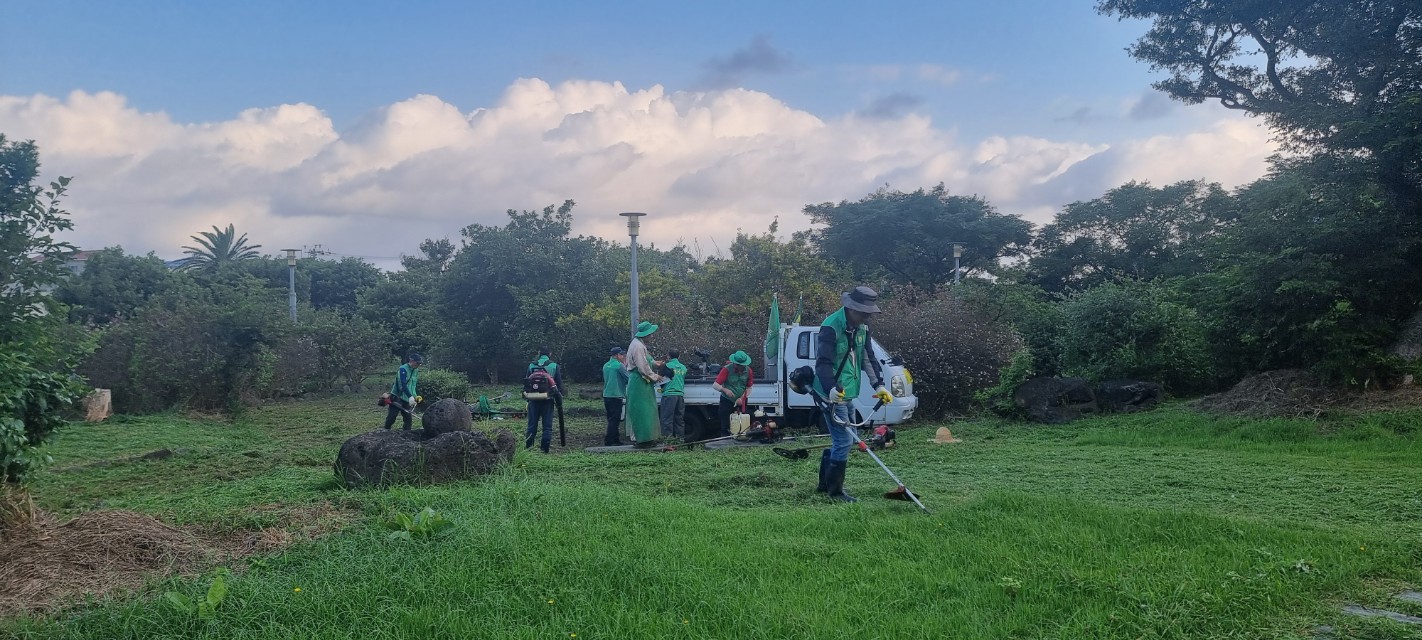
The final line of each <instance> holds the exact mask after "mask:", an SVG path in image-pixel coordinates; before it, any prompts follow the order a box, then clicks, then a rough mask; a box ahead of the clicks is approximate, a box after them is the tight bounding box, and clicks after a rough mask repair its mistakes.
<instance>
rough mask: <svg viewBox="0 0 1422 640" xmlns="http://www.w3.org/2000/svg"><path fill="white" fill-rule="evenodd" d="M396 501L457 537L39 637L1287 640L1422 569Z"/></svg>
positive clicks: (1050, 525)
mask: <svg viewBox="0 0 1422 640" xmlns="http://www.w3.org/2000/svg"><path fill="white" fill-rule="evenodd" d="M382 500H383V501H384V502H385V505H384V506H385V507H387V508H389V509H391V510H403V511H414V510H416V509H417V508H419V507H422V506H423V505H425V504H431V505H435V506H436V508H438V509H441V510H442V511H443V512H444V513H445V514H446V515H447V516H448V517H450V518H452V519H454V520H455V521H456V523H457V524H456V526H455V527H454V528H453V529H452V530H450V531H449V532H448V534H447V535H442V536H438V537H436V538H435V539H433V540H431V541H429V542H425V543H410V542H401V541H391V540H387V539H386V538H385V531H384V530H383V529H382V528H380V527H378V526H367V527H361V528H359V529H357V530H353V531H349V532H347V533H346V534H345V535H340V536H336V537H333V538H329V539H326V540H322V541H318V542H315V543H312V544H308V545H305V546H303V547H300V548H298V549H295V550H293V551H290V552H288V553H286V554H284V555H282V556H280V557H278V558H275V559H273V560H270V561H268V562H265V563H262V564H260V565H258V566H255V567H253V568H251V569H250V570H249V571H248V572H247V573H245V574H243V575H241V576H238V577H236V578H234V579H232V580H231V582H230V583H229V586H230V589H231V591H230V594H229V596H228V598H229V599H228V601H227V602H225V603H224V604H223V607H222V610H221V612H220V614H219V615H218V616H217V618H216V620H215V621H213V622H203V621H200V620H197V619H195V618H190V617H186V616H183V615H180V614H179V613H178V612H176V611H174V610H171V609H169V608H167V607H165V606H163V605H162V603H161V602H155V601H153V600H152V599H151V598H150V597H144V598H139V599H136V600H130V601H125V602H115V603H110V604H107V605H105V606H101V607H97V608H93V609H89V610H86V611H82V612H79V613H77V614H75V615H72V616H68V617H65V618H62V619H60V620H57V621H54V622H52V623H49V624H38V625H31V626H26V627H23V632H24V633H30V634H34V635H35V637H70V638H155V637H174V638H176V637H204V638H206V637H211V638H232V637H251V638H259V637H260V638H291V637H303V638H345V637H367V638H402V637H498V638H548V637H572V635H571V634H574V633H576V634H577V637H580V638H660V637H688V638H690V637H726V638H732V637H734V638H755V637H764V638H771V637H850V636H854V637H865V636H868V637H880V638H923V637H943V636H952V637H983V638H1002V637H1059V638H1080V637H1141V636H1145V637H1178V638H1194V637H1273V636H1277V637H1289V636H1290V634H1292V633H1295V632H1296V631H1298V630H1299V629H1301V628H1303V627H1304V626H1306V625H1307V624H1308V623H1309V622H1310V621H1312V620H1319V619H1327V618H1329V617H1330V616H1331V615H1332V609H1331V606H1330V598H1329V596H1330V594H1334V593H1337V592H1340V591H1344V590H1346V589H1347V588H1349V587H1350V586H1351V585H1354V584H1356V583H1357V581H1358V580H1359V579H1360V578H1362V577H1364V576H1369V575H1375V574H1380V573H1381V574H1387V573H1396V572H1400V571H1403V570H1404V565H1405V563H1406V562H1408V561H1409V560H1410V559H1412V558H1410V556H1409V550H1408V548H1407V546H1406V545H1404V544H1403V543H1402V542H1401V541H1399V540H1396V539H1395V538H1391V539H1388V538H1386V537H1380V538H1378V539H1376V540H1364V541H1361V543H1360V541H1359V540H1358V539H1357V537H1356V535H1355V534H1352V533H1347V532H1340V531H1336V530H1330V529H1323V528H1311V527H1286V526H1280V525H1274V524H1266V523H1259V522H1242V521H1237V520H1232V519H1229V518H1222V517H1217V516H1212V515H1210V514H1206V513H1200V512H1179V513H1162V512H1158V511H1154V510H1148V509H1136V508H1121V507H1109V506H1098V505H1091V504H1086V503H1083V502H1082V501H1079V500H1072V499H1069V498H1063V497H1056V496H1051V497H1039V496H1031V495H1027V494H1024V493H1020V492H991V493H988V494H985V495H981V496H978V497H975V498H972V499H968V500H964V501H959V502H956V503H953V504H950V505H946V506H944V507H943V508H941V509H940V510H939V512H938V513H937V514H935V515H934V516H931V517H928V516H923V515H921V514H918V513H915V512H913V511H909V510H905V509H897V508H879V507H877V506H868V505H866V506H850V507H842V508H838V509H833V510H823V509H817V510H766V511H753V510H743V509H725V508H708V507H706V506H704V505H701V504H697V503H694V502H688V501H686V500H681V499H676V498H666V497H660V498H659V497H648V496H645V495H641V494H639V493H635V492H631V491H626V490H619V489H610V488H605V487H600V486H596V485H585V486H571V485H569V484H565V483H561V482H556V481H551V480H549V479H544V478H541V477H537V476H531V475H523V476H522V477H520V475H519V474H508V475H505V476H502V477H499V478H496V479H491V480H489V481H485V482H481V483H477V484H469V485H458V486H450V487H442V488H424V489H408V488H407V489H399V490H395V491H392V492H390V493H389V494H388V495H385V496H382ZM1361 547H1367V548H1366V550H1365V549H1363V548H1361ZM179 584H180V586H179V588H180V589H188V590H191V591H193V593H196V592H197V591H198V590H200V589H201V586H202V583H201V582H200V581H197V582H194V581H187V582H182V583H179ZM297 588H300V589H301V591H300V592H296V591H295V589H297ZM550 601H551V602H550Z"/></svg>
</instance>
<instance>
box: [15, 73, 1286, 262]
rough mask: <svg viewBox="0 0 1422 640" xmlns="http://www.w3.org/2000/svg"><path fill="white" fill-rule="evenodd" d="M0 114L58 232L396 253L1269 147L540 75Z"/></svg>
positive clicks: (1022, 209) (999, 193)
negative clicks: (426, 89) (179, 109)
mask: <svg viewBox="0 0 1422 640" xmlns="http://www.w3.org/2000/svg"><path fill="white" fill-rule="evenodd" d="M944 72H946V71H944ZM0 132H4V133H5V134H6V135H7V136H9V137H10V138H12V139H30V138H32V139H34V140H36V142H37V143H38V144H39V146H40V153H41V160H42V161H43V163H44V165H45V167H44V168H45V172H46V175H47V176H51V177H52V176H55V175H69V176H74V177H75V181H74V183H73V184H72V185H71V191H70V197H69V199H68V200H67V202H66V204H67V207H66V208H68V209H69V210H70V211H72V212H73V213H74V218H75V222H76V230H75V231H74V233H73V235H72V237H71V240H72V241H74V242H76V244H78V245H80V246H83V247H100V246H110V245H115V244H122V245H123V246H124V247H125V248H126V249H128V250H130V251H138V252H146V251H149V250H152V251H156V252H158V253H159V255H161V256H164V257H168V258H172V257H177V256H178V255H179V253H180V250H179V248H178V247H180V246H181V245H183V244H185V243H187V241H188V236H190V235H192V234H193V233H196V232H198V231H200V230H203V229H206V228H208V227H209V226H210V225H214V224H217V225H225V224H227V223H229V222H231V223H234V224H235V225H236V226H237V228H238V230H239V231H242V232H246V233H248V234H249V237H250V238H251V239H252V241H254V242H258V243H261V244H263V245H264V248H267V249H272V250H275V249H279V248H283V247H287V246H298V247H299V246H302V245H308V244H315V243H321V244H323V245H324V246H325V247H327V248H329V249H331V250H333V251H336V252H337V253H341V254H351V255H364V256H379V257H386V256H397V255H399V254H401V253H412V252H414V251H416V248H417V245H418V243H419V241H420V240H422V239H424V238H428V237H444V236H450V237H454V236H457V234H458V230H459V229H460V228H461V227H463V226H464V225H467V224H470V223H474V222H481V223H488V224H501V223H502V221H503V219H504V218H503V211H504V210H505V209H508V208H520V209H525V208H538V207H542V206H544V205H547V204H555V203H558V202H561V201H562V200H564V199H566V198H572V199H575V200H577V201H578V207H577V208H576V209H575V212H574V216H575V219H576V221H577V222H576V224H577V230H578V231H579V232H583V233H593V234H597V235H602V236H604V237H607V238H610V239H614V240H621V239H622V238H623V237H624V236H623V230H624V227H623V220H622V219H621V218H618V217H617V215H616V214H617V213H618V212H621V211H646V212H650V213H652V216H651V217H650V218H648V219H647V220H646V221H645V222H644V225H643V234H644V238H645V239H646V240H649V241H655V242H657V243H659V244H663V245H665V244H670V243H672V242H675V241H677V240H685V241H687V242H691V241H693V240H697V239H699V243H700V245H701V246H702V248H703V249H707V250H710V247H711V246H712V242H711V240H713V239H714V241H715V243H717V244H719V245H720V246H722V247H725V246H726V245H727V244H728V241H729V239H730V238H731V237H732V235H733V234H734V232H735V229H737V228H742V229H745V230H748V231H760V230H763V229H764V228H765V227H766V225H768V224H769V221H770V218H771V217H772V216H776V215H778V216H780V219H781V229H782V231H786V232H788V231H793V230H797V229H802V228H805V227H806V226H807V225H808V220H807V219H806V217H805V216H803V215H801V214H800V210H801V208H802V207H803V206H804V205H805V204H807V203H818V202H825V201H838V200H841V199H856V198H859V197H862V196H864V195H865V194H866V193H869V192H870V191H873V190H874V189H875V188H877V187H879V186H882V185H883V184H885V183H888V184H890V185H892V186H893V187H895V188H903V189H915V188H918V187H921V186H931V185H933V184H936V183H938V182H940V181H941V182H944V183H946V184H947V186H948V188H949V190H950V191H951V192H954V193H968V194H979V195H982V196H984V197H986V198H987V199H988V200H989V201H991V202H992V203H993V204H994V205H996V206H997V207H998V208H999V209H1001V210H1003V211H1005V212H1009V213H1020V214H1024V215H1027V216H1029V219H1032V220H1033V221H1034V222H1043V221H1045V220H1046V219H1047V218H1049V217H1050V215H1051V213H1052V212H1053V211H1055V210H1057V209H1058V208H1059V207H1060V206H1062V205H1064V204H1066V203H1068V202H1071V201H1072V200H1075V199H1081V198H1092V197H1096V196H1099V195H1101V194H1102V193H1103V192H1104V191H1105V190H1106V189H1109V188H1111V187H1114V186H1117V185H1119V184H1121V183H1123V182H1125V181H1127V180H1130V179H1149V180H1151V181H1152V182H1156V183H1167V182H1173V181H1175V180H1181V179H1190V178H1198V177H1204V178H1207V179H1211V180H1219V181H1221V182H1224V183H1226V184H1227V185H1228V186H1234V185H1237V184H1240V183H1243V182H1247V181H1249V180H1252V179H1254V178H1257V177H1258V176H1260V175H1262V173H1263V171H1264V169H1265V165H1264V158H1265V157H1267V156H1268V155H1269V153H1271V152H1272V151H1273V149H1274V147H1273V146H1272V145H1271V144H1269V143H1268V141H1267V136H1266V134H1265V133H1264V130H1263V129H1262V128H1260V127H1258V126H1257V125H1255V124H1254V123H1253V122H1251V121H1247V120H1243V119H1240V118H1238V117H1236V116H1225V117H1224V119H1222V120H1221V121H1219V122H1218V123H1217V124H1214V125H1212V126H1210V127H1209V128H1206V129H1204V130H1202V131H1198V132H1195V133H1190V134H1187V135H1182V136H1173V137H1155V138H1147V139H1141V140H1130V141H1126V142H1123V143H1117V144H1115V145H1107V144H1104V143H1100V142H1094V143H1093V142H1083V141H1054V140H1046V139H1041V138H1033V137H1023V136H994V137H988V138H986V139H984V140H983V141H982V142H981V143H978V144H976V145H971V146H970V145H967V144H964V143H963V142H960V141H959V140H957V139H956V135H955V133H954V131H953V130H952V129H944V128H942V127H940V126H936V125H935V124H934V123H933V122H932V121H931V120H929V119H928V118H927V117H925V116H922V115H919V114H913V113H909V114H906V115H903V116H898V117H867V116H862V115H858V114H854V113H850V114H846V115H843V116H838V117H834V118H829V119H824V118H820V117H817V116H815V115H813V114H810V113H808V112H805V111H802V110H798V109H795V108H793V107H791V106H789V105H787V104H785V103H783V102H781V101H779V100H777V99H775V98H774V97H772V96H770V95H767V94H764V93H760V92H754V91H746V90H742V89H731V90H725V91H712V92H678V93H670V94H669V93H667V92H666V91H665V90H664V89H663V88H662V87H660V86H652V87H648V88H646V89H641V90H637V91H629V90H628V89H627V88H625V87H624V86H623V85H622V84H620V83H615V82H613V83H608V82H595V81H574V82H567V83H563V84H560V85H558V86H556V87H554V86H549V85H548V84H547V83H545V82H543V81H542V80H538V79H522V80H518V81H516V82H514V83H513V84H512V85H510V86H509V87H508V88H507V89H506V90H505V92H504V94H503V95H502V96H501V97H500V99H499V100H498V101H497V102H496V103H495V104H493V105H490V106H488V107H486V108H480V109H476V110H474V111H472V112H469V113H464V112H461V111H460V110H459V109H458V108H456V107H454V106H453V105H450V104H448V103H446V102H444V101H443V100H441V99H439V98H437V97H435V96H428V95H420V96H415V97H413V98H410V99H408V100H404V101H401V102H398V103H395V104H392V105H389V106H387V107H385V108H383V109H380V110H377V111H375V112H373V113H370V114H368V115H367V116H366V117H365V118H364V119H363V120H361V121H360V122H358V123H356V124H354V125H352V126H351V127H349V128H347V129H345V130H340V131H338V130H336V129H335V128H334V127H333V125H332V123H331V121H330V119H329V118H327V117H326V116H325V115H324V114H322V113H321V112H320V110H319V109H318V108H316V107H314V106H311V105H305V104H296V105H281V106H277V107H272V108H262V109H249V110H246V111H243V112H241V113H240V114H238V115H237V116H236V117H235V118H233V119H230V120H226V121H222V122H213V123H180V122H174V121H173V120H172V119H171V118H170V117H169V116H167V115H166V114H164V113H162V112H144V111H140V110H138V109H135V108H133V107H131V106H129V105H128V104H127V103H126V101H125V99H124V98H123V97H122V96H120V95H117V94H113V93H96V94H88V93H83V92H75V93H72V94H70V95H69V96H68V97H67V98H65V99H56V98H52V97H48V96H42V95H41V96H28V97H16V96H0ZM378 263H379V264H381V265H382V266H386V267H393V266H394V261H393V260H384V261H379V262H378Z"/></svg>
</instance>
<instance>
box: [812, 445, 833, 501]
mask: <svg viewBox="0 0 1422 640" xmlns="http://www.w3.org/2000/svg"><path fill="white" fill-rule="evenodd" d="M829 466H830V459H829V449H825V450H824V451H823V452H821V453H820V484H819V486H816V487H815V493H828V492H829V478H827V477H825V472H826V471H828V470H829Z"/></svg>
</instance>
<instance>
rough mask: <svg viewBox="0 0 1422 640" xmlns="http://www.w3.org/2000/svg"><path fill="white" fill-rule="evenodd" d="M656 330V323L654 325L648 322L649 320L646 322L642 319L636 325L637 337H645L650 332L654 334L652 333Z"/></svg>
mask: <svg viewBox="0 0 1422 640" xmlns="http://www.w3.org/2000/svg"><path fill="white" fill-rule="evenodd" d="M656 332H657V325H654V324H652V323H650V322H647V321H646V320H643V321H642V322H640V323H638V325H637V337H638V338H645V337H647V336H650V335H652V334H654V333H656Z"/></svg>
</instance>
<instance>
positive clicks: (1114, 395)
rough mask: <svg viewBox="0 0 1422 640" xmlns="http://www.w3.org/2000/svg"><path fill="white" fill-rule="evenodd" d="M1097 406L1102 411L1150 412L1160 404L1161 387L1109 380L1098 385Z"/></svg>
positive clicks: (1140, 381)
mask: <svg viewBox="0 0 1422 640" xmlns="http://www.w3.org/2000/svg"><path fill="white" fill-rule="evenodd" d="M1096 404H1097V406H1099V407H1101V410H1102V411H1118V412H1124V413H1131V412H1134V411H1148V410H1150V409H1154V408H1155V405H1157V404H1160V385H1158V384H1156V383H1154V382H1146V381H1144V380H1107V381H1105V382H1103V383H1101V384H1099V385H1096Z"/></svg>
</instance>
